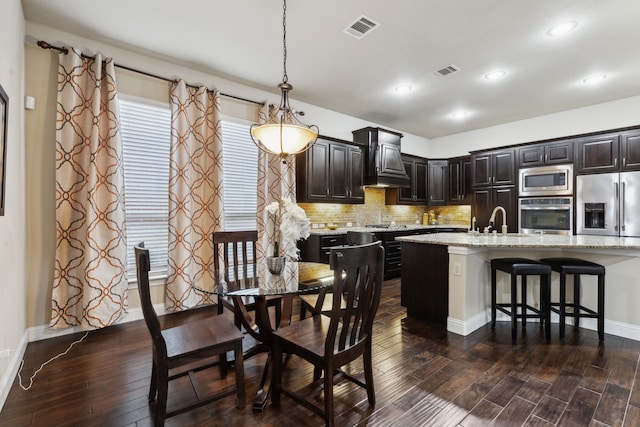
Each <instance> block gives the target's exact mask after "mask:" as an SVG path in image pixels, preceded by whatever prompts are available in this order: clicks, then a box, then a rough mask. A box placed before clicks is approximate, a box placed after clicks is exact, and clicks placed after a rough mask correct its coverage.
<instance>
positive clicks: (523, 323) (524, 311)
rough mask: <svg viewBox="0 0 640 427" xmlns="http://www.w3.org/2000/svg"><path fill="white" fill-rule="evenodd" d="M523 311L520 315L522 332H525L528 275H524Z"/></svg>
mask: <svg viewBox="0 0 640 427" xmlns="http://www.w3.org/2000/svg"><path fill="white" fill-rule="evenodd" d="M521 280H522V287H521V289H522V295H521V297H522V298H521V299H522V310H521V311H520V313H521V314H522V330H523V331H525V330H526V329H527V275H526V274H523V275H522V279H521Z"/></svg>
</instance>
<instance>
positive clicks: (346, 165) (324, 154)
mask: <svg viewBox="0 0 640 427" xmlns="http://www.w3.org/2000/svg"><path fill="white" fill-rule="evenodd" d="M363 162H364V155H363V150H362V147H359V146H357V145H353V144H352V143H349V142H347V141H342V140H339V139H335V138H329V137H326V136H319V137H318V140H317V141H316V143H315V144H314V145H313V146H312V147H311V148H310V149H309V150H307V151H306V152H304V153H301V154H298V155H297V156H296V197H297V199H298V202H303V203H305V202H306V203H321V202H326V203H364V188H363V182H364V176H363Z"/></svg>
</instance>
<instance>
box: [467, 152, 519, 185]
mask: <svg viewBox="0 0 640 427" xmlns="http://www.w3.org/2000/svg"><path fill="white" fill-rule="evenodd" d="M471 174H472V177H473V182H472V185H473V187H474V188H476V187H489V186H494V185H515V183H516V164H515V149H513V148H507V149H503V150H494V151H484V152H478V153H474V154H472V155H471Z"/></svg>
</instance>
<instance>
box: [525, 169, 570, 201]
mask: <svg viewBox="0 0 640 427" xmlns="http://www.w3.org/2000/svg"><path fill="white" fill-rule="evenodd" d="M518 193H519V195H520V197H535V196H571V195H573V165H553V166H540V167H537V168H524V169H520V188H519V192H518Z"/></svg>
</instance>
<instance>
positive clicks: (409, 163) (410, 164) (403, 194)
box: [398, 157, 415, 202]
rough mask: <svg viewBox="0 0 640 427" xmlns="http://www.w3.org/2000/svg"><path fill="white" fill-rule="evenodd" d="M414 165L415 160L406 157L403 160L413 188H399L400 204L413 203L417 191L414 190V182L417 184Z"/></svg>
mask: <svg viewBox="0 0 640 427" xmlns="http://www.w3.org/2000/svg"><path fill="white" fill-rule="evenodd" d="M414 164H415V162H414V160H413V159H410V158H406V157H403V158H402V165H403V167H404V170H405V172H406V174H407V175H408V176H409V178H410V179H411V186H410V187H400V188H399V190H398V201H399V202H412V201H413V195H414V194H415V189H414V182H415V176H414Z"/></svg>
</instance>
